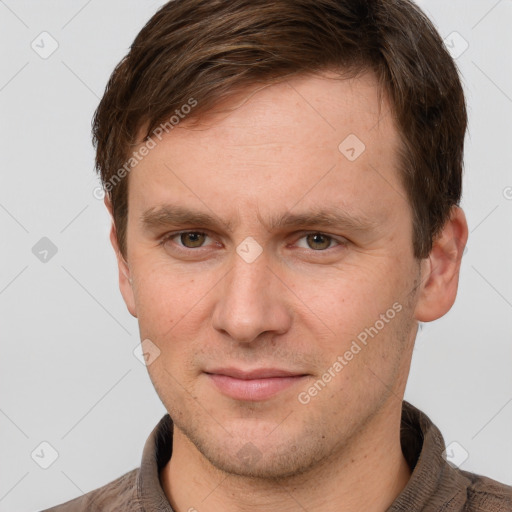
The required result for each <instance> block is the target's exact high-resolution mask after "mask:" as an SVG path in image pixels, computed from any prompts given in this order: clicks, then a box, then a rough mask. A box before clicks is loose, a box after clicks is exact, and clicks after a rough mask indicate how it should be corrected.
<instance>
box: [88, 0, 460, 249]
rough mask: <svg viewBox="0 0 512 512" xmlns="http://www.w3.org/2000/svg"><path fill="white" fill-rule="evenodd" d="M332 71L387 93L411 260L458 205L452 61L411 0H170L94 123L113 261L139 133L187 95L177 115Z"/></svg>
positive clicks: (119, 71)
mask: <svg viewBox="0 0 512 512" xmlns="http://www.w3.org/2000/svg"><path fill="white" fill-rule="evenodd" d="M331 69H340V70H343V71H344V73H343V74H344V75H346V76H357V74H358V73H360V72H364V71H368V70H370V71H373V72H374V73H375V74H376V76H377V78H378V80H379V84H380V88H381V89H382V90H383V91H385V92H386V93H387V96H388V98H389V99H390V103H391V106H392V110H393V115H394V117H395V119H396V122H397V127H398V130H399V133H400V136H401V137H400V138H401V141H402V148H400V155H399V156H400V169H399V172H400V176H401V178H402V182H403V185H404V188H405V190H406V193H407V197H408V200H409V202H410V204H411V206H412V212H413V248H414V255H415V257H416V258H426V257H428V255H429V253H430V251H431V250H432V243H433V240H434V239H435V237H436V235H437V234H438V233H439V232H440V230H441V228H442V227H443V225H444V224H445V222H446V221H447V220H448V218H449V215H450V209H451V207H452V206H454V205H458V204H459V201H460V196H461V189H462V166H463V148H464V137H465V132H466V125H467V113H466V105H465V99H464V93H463V89H462V85H461V82H460V79H459V75H458V71H457V68H456V66H455V63H454V61H453V60H452V58H451V57H450V54H449V53H448V51H447V50H446V48H445V46H444V44H443V41H442V40H441V38H440V36H439V34H438V33H437V31H436V29H435V28H434V26H433V25H432V23H431V22H430V21H429V19H428V18H427V17H426V16H425V15H424V14H423V12H422V11H421V10H420V9H419V8H418V7H417V6H416V5H415V4H414V3H413V2H412V1H410V0H173V1H170V2H169V3H167V4H165V5H164V6H163V7H162V8H160V10H159V11H158V12H157V13H156V14H155V15H154V16H153V17H152V18H151V19H150V20H149V21H148V23H147V24H146V25H145V26H144V28H143V29H142V30H141V31H140V33H139V34H138V35H137V37H136V39H135V41H134V42H133V44H132V46H131V48H130V51H129V53H128V55H127V56H126V57H125V58H124V59H123V60H122V61H121V62H120V63H119V64H118V65H117V67H116V68H115V70H114V72H113V73H112V75H111V77H110V79H109V82H108V84H107V88H106V91H105V94H104V96H103V98H102V99H101V102H100V104H99V106H98V108H97V110H96V113H95V115H94V119H93V142H94V145H95V147H96V169H97V170H98V172H99V173H100V175H101V179H102V183H103V186H104V188H105V191H106V193H107V194H108V195H109V198H110V200H111V202H112V207H113V217H114V222H115V225H116V231H117V237H118V242H119V246H120V250H121V253H122V254H123V255H126V222H127V213H128V200H127V197H128V188H127V186H128V185H127V181H128V180H126V179H120V177H121V178H122V177H124V176H125V175H126V173H127V172H128V171H129V169H127V167H126V161H127V159H128V158H129V155H130V149H131V148H133V146H134V145H136V144H137V136H138V134H139V132H140V130H141V129H142V128H144V132H145V134H146V135H145V139H144V140H148V139H149V138H150V137H151V134H152V133H153V132H154V131H155V130H156V129H157V128H158V126H159V125H161V124H162V123H164V122H166V120H168V119H169V116H170V115H172V114H173V112H177V111H179V109H181V107H182V106H183V105H186V104H190V100H191V98H192V99H193V101H194V105H195V107H194V109H193V110H192V111H191V112H190V114H189V115H188V116H187V119H192V118H194V117H196V118H198V117H199V116H200V115H201V114H204V113H206V112H208V111H209V110H211V109H212V108H213V107H214V105H215V104H217V103H219V102H220V101H222V100H224V99H226V98H229V96H230V95H232V94H233V92H234V91H235V90H240V89H243V88H244V87H248V86H253V85H255V84H259V83H261V84H269V83H274V82H277V81H280V80H282V79H283V78H284V77H289V76H292V75H298V74H309V73H318V72H322V71H326V70H331ZM188 110H190V109H188ZM177 113H178V112H177ZM167 124H169V122H168V121H167ZM146 127H147V129H146ZM122 169H124V172H121V173H120V171H121V170H122ZM115 178H117V180H116V179H115Z"/></svg>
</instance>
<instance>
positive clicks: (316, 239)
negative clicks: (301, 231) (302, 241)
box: [309, 233, 329, 250]
mask: <svg viewBox="0 0 512 512" xmlns="http://www.w3.org/2000/svg"><path fill="white" fill-rule="evenodd" d="M309 239H310V242H311V243H312V244H320V246H321V247H318V245H317V247H311V248H312V249H316V250H318V249H327V248H328V247H329V239H328V237H326V236H324V235H322V234H320V233H315V234H313V235H309Z"/></svg>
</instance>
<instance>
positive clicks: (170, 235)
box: [159, 229, 212, 251]
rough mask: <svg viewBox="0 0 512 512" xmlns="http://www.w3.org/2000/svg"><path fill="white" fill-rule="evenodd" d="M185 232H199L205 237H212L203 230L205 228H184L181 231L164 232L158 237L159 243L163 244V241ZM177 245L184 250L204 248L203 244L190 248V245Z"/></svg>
mask: <svg viewBox="0 0 512 512" xmlns="http://www.w3.org/2000/svg"><path fill="white" fill-rule="evenodd" d="M187 233H199V234H201V235H206V236H207V237H209V238H212V237H211V236H210V233H209V232H208V231H207V230H205V229H184V230H182V231H174V232H172V233H166V234H165V235H163V236H162V237H161V238H160V241H159V245H163V244H164V243H165V242H168V241H170V240H172V239H173V238H175V237H177V236H180V235H184V234H187ZM177 245H178V247H179V248H180V249H183V250H185V251H187V250H190V251H193V250H197V249H204V246H201V247H195V248H194V249H191V248H190V247H184V246H182V245H179V244H177Z"/></svg>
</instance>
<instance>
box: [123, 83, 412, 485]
mask: <svg viewBox="0 0 512 512" xmlns="http://www.w3.org/2000/svg"><path fill="white" fill-rule="evenodd" d="M241 98H242V97H241V96H240V97H238V99H233V100H232V104H226V106H229V107H230V109H229V110H225V111H223V112H222V113H217V114H216V115H212V116H210V117H209V118H207V119H206V118H205V119H204V121H203V122H202V124H200V125H191V124H190V123H189V124H187V122H186V120H185V121H183V122H182V123H181V124H180V125H179V126H178V127H176V128H175V129H174V130H173V131H171V132H169V133H168V134H167V135H165V136H164V138H163V139H162V141H161V142H158V144H157V146H156V147H155V148H154V149H152V150H151V151H150V152H149V154H148V155H147V156H146V157H145V158H144V159H143V160H142V161H141V162H140V163H139V164H138V165H137V167H136V168H135V169H134V170H133V171H132V172H131V174H130V176H129V196H128V203H129V215H128V223H127V254H126V262H127V264H126V265H125V264H124V263H122V262H121V263H120V266H121V270H122V272H121V290H122V293H123V296H124V298H125V301H126V303H127V305H128V307H129V309H130V311H131V313H132V314H133V315H135V316H137V318H138V320H139V326H140V334H141V340H150V345H148V346H150V347H151V350H149V352H153V354H155V353H156V354H159V355H158V357H156V358H155V359H154V361H152V362H151V364H150V365H149V366H148V371H149V374H150V377H151V379H152V382H153V384H154V386H155V388H156V391H157V393H158V395H159V397H160V399H161V400H162V402H163V404H164V405H165V407H166V409H167V410H168V411H169V414H170V415H171V417H172V419H173V421H174V423H175V426H176V427H177V429H178V430H177V432H179V433H181V434H182V436H183V439H187V440H190V441H191V442H192V443H191V444H190V445H191V446H194V447H195V449H197V453H199V454H201V456H204V458H205V459H206V460H208V461H209V462H210V463H211V464H212V465H213V466H214V467H216V468H218V469H222V470H225V471H229V472H231V473H234V474H238V475H246V476H248V475H252V476H260V477H282V476H286V475H292V474H297V473H300V472H303V471H305V470H307V469H308V468H311V467H313V466H314V465H315V464H317V463H318V462H319V461H321V460H326V459H328V458H329V457H330V456H333V454H339V453H341V451H343V450H348V449H349V446H350V443H351V442H352V441H353V440H354V439H355V437H356V436H357V435H360V434H361V432H364V431H365V428H366V426H367V425H369V424H370V423H371V422H372V421H374V420H375V419H376V418H377V417H378V416H379V414H380V413H381V412H382V411H383V410H385V409H386V408H387V407H388V406H389V404H390V403H391V402H392V401H395V406H396V407H399V405H397V397H401V396H402V394H403V388H404V385H405V380H406V375H407V372H408V368H409V360H410V357H411V347H412V344H413V340H414V337H415V334H416V328H417V322H416V318H415V310H416V307H417V304H418V291H419V288H418V284H419V282H420V278H421V274H420V270H421V267H420V266H419V265H418V261H417V260H415V258H414V256H413V249H412V213H411V209H410V206H409V204H408V202H407V200H406V199H405V197H406V194H405V191H404V189H403V187H402V185H401V182H400V179H399V176H398V172H397V168H398V160H397V153H396V151H397V147H398V143H399V139H398V134H397V131H396V128H395V126H394V122H393V118H392V116H391V115H390V114H389V105H388V104H387V103H386V102H385V99H383V103H382V104H381V105H379V103H378V96H377V84H376V81H375V79H374V77H373V76H372V75H369V74H368V75H366V76H363V77H359V78H357V79H353V80H335V79H333V77H332V76H329V75H322V76H319V75H317V76H314V77H301V78H295V79H293V80H291V81H288V82H283V83H280V84H276V85H272V86H268V87H265V88H263V89H260V90H258V91H257V92H255V91H251V94H249V92H247V93H246V94H245V96H244V98H245V99H244V100H243V101H242V100H241ZM363 144H364V146H363ZM128 278H129V279H130V280H128ZM145 343H148V342H147V341H146V342H145ZM158 351H159V352H158ZM399 403H400V402H399V401H398V404H399Z"/></svg>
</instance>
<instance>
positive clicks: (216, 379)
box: [204, 368, 308, 402]
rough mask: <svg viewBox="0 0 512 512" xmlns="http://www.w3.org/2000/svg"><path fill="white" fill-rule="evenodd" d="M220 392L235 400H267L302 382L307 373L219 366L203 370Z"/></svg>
mask: <svg viewBox="0 0 512 512" xmlns="http://www.w3.org/2000/svg"><path fill="white" fill-rule="evenodd" d="M204 373H205V375H206V376H207V377H208V378H209V380H210V381H211V382H212V383H213V385H214V386H215V387H216V388H217V390H218V391H220V392H221V393H222V394H224V395H226V396H228V397H230V398H233V399H235V400H244V401H253V402H254V401H261V400H267V399H269V398H271V397H273V396H275V395H277V394H278V393H280V392H282V391H284V390H286V389H289V388H290V387H292V386H294V385H297V384H299V383H302V382H303V381H304V379H305V378H306V377H308V375H307V374H304V373H298V372H294V371H289V370H282V369H277V368H258V369H254V370H250V371H243V370H240V369H237V368H219V369H214V370H209V371H205V372H204Z"/></svg>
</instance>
